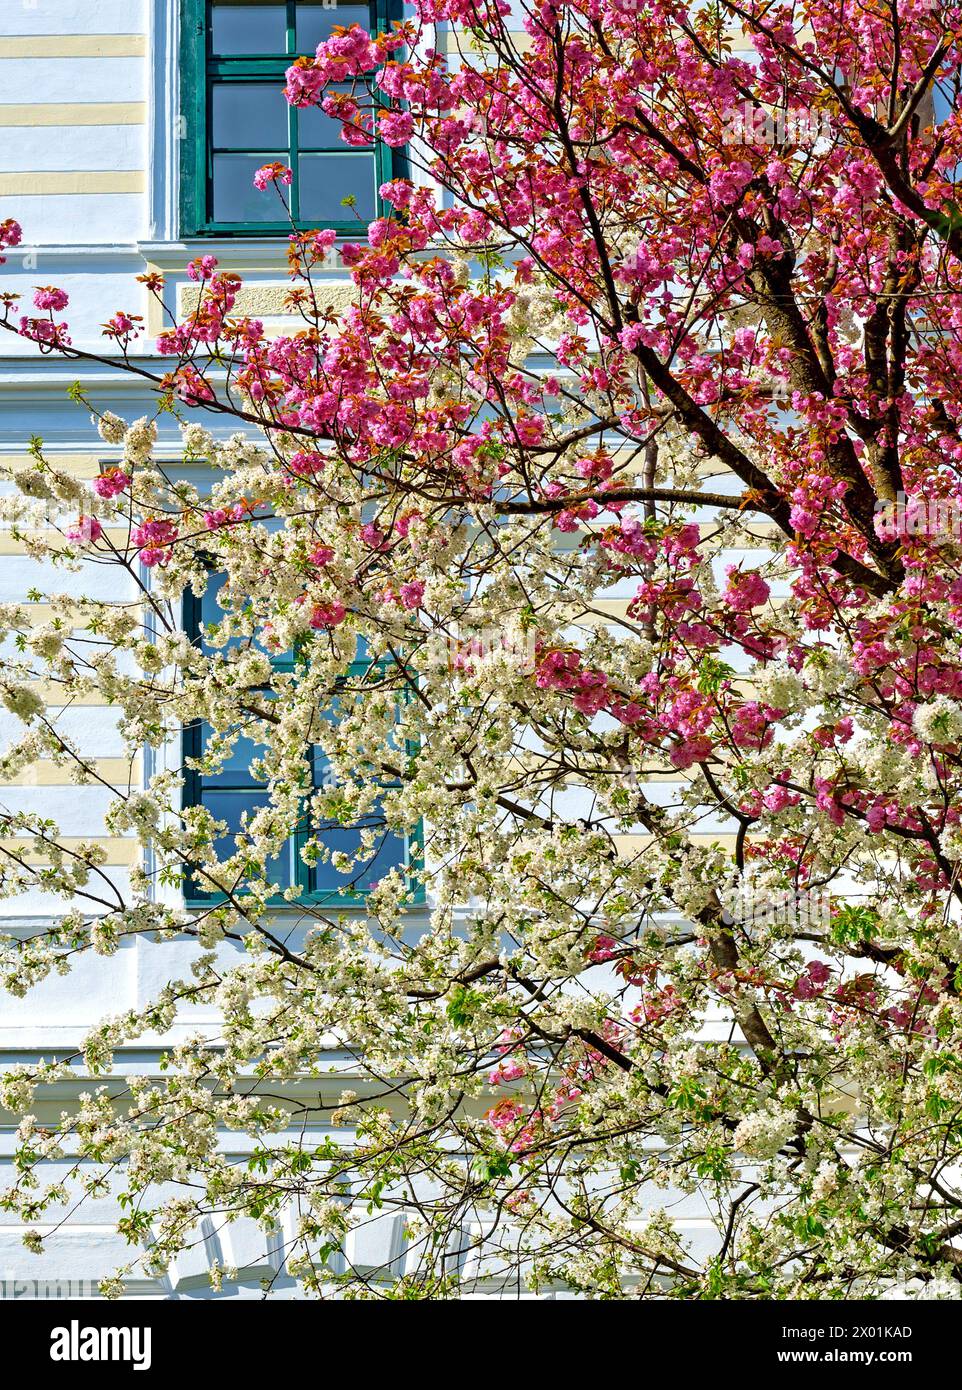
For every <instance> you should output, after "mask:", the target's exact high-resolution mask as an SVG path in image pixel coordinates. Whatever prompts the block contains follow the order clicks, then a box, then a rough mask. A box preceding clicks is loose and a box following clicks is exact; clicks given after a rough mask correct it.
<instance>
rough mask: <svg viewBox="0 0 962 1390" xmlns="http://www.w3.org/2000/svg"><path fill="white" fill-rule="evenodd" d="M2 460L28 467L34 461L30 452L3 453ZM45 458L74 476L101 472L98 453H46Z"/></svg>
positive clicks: (93, 476)
mask: <svg viewBox="0 0 962 1390" xmlns="http://www.w3.org/2000/svg"><path fill="white" fill-rule="evenodd" d="M0 458H2V462H4V463H7V464H10V465H11V466H12V467H14V468H26V467H29V465H30V464H32V463H33V461H34V460H33V458H32V456H31V455H30V454H3V455H2V456H0ZM44 458H45V459H46V460H47V462H48V463H49V464H50V465H51V467H53V468H59V469H60V470H61V472H63V473H69V474H70V476H71V477H72V478H96V476H97V474H98V473H99V472H100V460H99V459H98V457H97V455H96V454H56V453H52V452H51V453H44Z"/></svg>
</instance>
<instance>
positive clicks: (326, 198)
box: [300, 154, 375, 223]
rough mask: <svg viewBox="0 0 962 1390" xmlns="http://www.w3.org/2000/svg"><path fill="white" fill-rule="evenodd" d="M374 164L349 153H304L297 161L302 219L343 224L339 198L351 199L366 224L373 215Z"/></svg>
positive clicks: (344, 212) (343, 212)
mask: <svg viewBox="0 0 962 1390" xmlns="http://www.w3.org/2000/svg"><path fill="white" fill-rule="evenodd" d="M374 194H375V189H374V163H373V160H371V159H366V158H364V157H361V158H358V157H357V156H354V155H349V154H344V155H342V154H305V155H302V156H301V160H300V203H301V209H300V212H301V217H302V218H305V219H306V220H307V221H308V222H314V221H315V220H316V221H317V222H319V223H323V222H331V221H338V220H340V221H344V220H345V219H346V218H347V217H348V216H350V214H349V213H347V212H346V211H345V209H344V208H343V207H342V199H344V198H346V197H348V196H353V197H354V199H355V205H354V211H355V212H356V213H357V215H358V216H359V217H360V218H361V219H362V220H363V221H366V222H369V221H370V220H371V218H372V217H373V216H374Z"/></svg>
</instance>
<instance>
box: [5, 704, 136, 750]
mask: <svg viewBox="0 0 962 1390" xmlns="http://www.w3.org/2000/svg"><path fill="white" fill-rule="evenodd" d="M23 729H24V726H23V725H22V724H21V723H20V721H19V719H16V718H15V717H14V716H13V715H12V714H10V713H8V711H7V710H0V751H3V749H5V748H9V747H10V745H11V743H14V742H16V741H18V740H19V739H20V738H21V737H22V736H23ZM57 729H58V732H60V733H62V734H63V736H64V738H66V739H70V740H73V742H74V743H75V744H76V746H77V747H78V748H79V749H80V750H81V752H83V753H91V754H92V755H93V756H94V757H97V758H119V757H122V756H123V754H124V752H125V751H126V750H125V749H124V745H123V740H122V739H121V737H120V735H119V733H118V732H117V711H116V710H113V709H108V708H105V707H104V706H91V707H89V708H77V709H70V710H65V711H64V712H63V713H62V714H58V716H57Z"/></svg>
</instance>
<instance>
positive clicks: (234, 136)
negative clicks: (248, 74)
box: [211, 82, 288, 163]
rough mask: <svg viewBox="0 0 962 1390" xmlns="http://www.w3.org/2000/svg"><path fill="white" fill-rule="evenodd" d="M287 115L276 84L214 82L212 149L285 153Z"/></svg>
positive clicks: (282, 97) (285, 105)
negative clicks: (278, 150) (272, 150)
mask: <svg viewBox="0 0 962 1390" xmlns="http://www.w3.org/2000/svg"><path fill="white" fill-rule="evenodd" d="M287 112H288V106H287V102H286V101H285V100H284V94H283V92H282V91H281V90H280V88H279V87H278V85H277V83H276V82H214V83H213V84H212V86H211V136H212V139H213V143H214V148H215V149H218V150H270V149H280V150H286V149H287ZM264 162H265V161H263V160H262V161H261V163H264Z"/></svg>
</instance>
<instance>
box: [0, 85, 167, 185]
mask: <svg viewBox="0 0 962 1390" xmlns="http://www.w3.org/2000/svg"><path fill="white" fill-rule="evenodd" d="M0 100H2V94H0ZM146 159H147V150H146V133H145V128H144V127H143V126H138V125H76V126H64V125H45V126H20V127H18V128H17V130H16V136H15V137H13V136H11V135H9V134H8V135H7V136H6V137H5V138H4V139H3V140H0V173H3V174H8V173H18V172H20V171H21V170H27V171H30V172H31V173H43V172H45V171H48V170H55V171H57V172H59V171H62V170H64V169H95V170H104V169H143V168H144V165H145V162H146Z"/></svg>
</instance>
